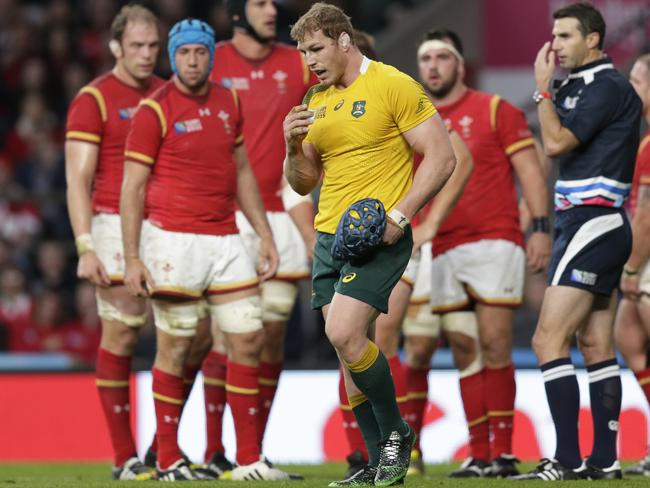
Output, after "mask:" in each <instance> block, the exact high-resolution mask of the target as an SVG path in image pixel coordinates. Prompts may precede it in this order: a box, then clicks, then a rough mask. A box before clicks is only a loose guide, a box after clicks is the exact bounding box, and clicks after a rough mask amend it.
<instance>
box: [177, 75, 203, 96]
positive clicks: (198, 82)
mask: <svg viewBox="0 0 650 488" xmlns="http://www.w3.org/2000/svg"><path fill="white" fill-rule="evenodd" d="M177 76H178V79H179V80H181V83H183V85H185V86H186V87H187V88H189V90H190V91H197V90H199V89H200V88H201V87H202V86H203V85H205V83H206V82H207V81H208V78H209V77H210V72H209V71H208V72H206V73H205V75H203V76H202V77H201V78H197V79H196V81H193V82H189V81H187V80H186V79H185V78H184V77H183V76H182V75H181V74H180V73H178V75H177Z"/></svg>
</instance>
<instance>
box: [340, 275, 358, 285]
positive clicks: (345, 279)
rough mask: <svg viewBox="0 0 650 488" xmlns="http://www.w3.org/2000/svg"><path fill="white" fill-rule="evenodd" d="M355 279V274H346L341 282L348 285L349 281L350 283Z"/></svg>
mask: <svg viewBox="0 0 650 488" xmlns="http://www.w3.org/2000/svg"><path fill="white" fill-rule="evenodd" d="M356 277H357V274H356V273H350V274H346V275H345V276H344V277H343V279H341V281H342V282H343V283H350V281H352V280H353V279H355V278H356Z"/></svg>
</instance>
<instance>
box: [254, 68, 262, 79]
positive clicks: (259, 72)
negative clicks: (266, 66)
mask: <svg viewBox="0 0 650 488" xmlns="http://www.w3.org/2000/svg"><path fill="white" fill-rule="evenodd" d="M263 79H264V71H263V70H261V69H254V70H251V80H263Z"/></svg>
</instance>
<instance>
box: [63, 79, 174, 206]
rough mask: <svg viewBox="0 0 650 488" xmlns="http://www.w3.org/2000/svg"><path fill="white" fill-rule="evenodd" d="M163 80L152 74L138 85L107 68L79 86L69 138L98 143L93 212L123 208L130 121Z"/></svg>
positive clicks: (69, 119)
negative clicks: (121, 195)
mask: <svg viewBox="0 0 650 488" xmlns="http://www.w3.org/2000/svg"><path fill="white" fill-rule="evenodd" d="M163 83H164V80H162V79H161V78H158V77H157V76H152V77H151V81H150V83H149V86H148V87H147V88H146V89H138V88H134V87H132V86H129V85H127V84H126V83H124V82H122V81H120V79H119V78H117V76H115V75H114V74H113V72H108V73H106V74H104V75H102V76H99V77H98V78H95V79H94V80H93V81H92V82H90V83H89V84H88V85H86V86H84V87H83V88H82V89H81V90H79V93H78V94H77V96H76V97H75V99H74V100H73V101H72V103H71V104H70V108H69V109H68V117H67V121H66V139H67V140H73V141H83V142H90V143H92V144H98V145H99V156H98V160H97V168H96V170H95V178H94V181H93V193H92V207H93V212H95V213H100V212H101V213H111V214H116V213H119V212H120V188H121V187H122V175H123V172H124V143H125V142H126V134H127V133H128V131H129V124H130V122H131V118H132V117H133V114H134V113H135V110H136V108H137V107H138V103H139V102H140V100H142V99H143V98H144V97H146V96H147V95H149V94H150V93H152V92H153V91H155V90H156V89H158V88H159V87H160V86H161V85H162V84H163Z"/></svg>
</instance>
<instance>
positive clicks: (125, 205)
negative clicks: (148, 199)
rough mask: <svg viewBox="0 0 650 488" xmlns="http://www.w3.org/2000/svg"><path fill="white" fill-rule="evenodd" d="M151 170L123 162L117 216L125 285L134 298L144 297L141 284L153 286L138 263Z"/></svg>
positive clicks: (149, 276)
mask: <svg viewBox="0 0 650 488" xmlns="http://www.w3.org/2000/svg"><path fill="white" fill-rule="evenodd" d="M150 174H151V168H150V167H149V166H145V165H144V164H140V163H136V162H133V161H128V160H127V161H126V162H125V163H124V180H123V181H122V193H121V195H120V217H121V220H122V241H123V245H124V261H125V265H126V272H125V276H124V283H125V284H126V286H127V287H128V288H129V291H130V292H131V293H132V294H134V295H136V296H146V295H147V294H148V293H147V290H146V289H145V288H144V286H143V284H144V282H145V281H146V282H147V283H148V284H149V286H150V287H153V280H152V278H151V275H150V274H149V271H148V270H147V269H146V267H145V266H144V264H143V263H142V261H141V260H140V231H141V229H142V219H143V215H144V197H145V190H146V188H147V181H148V180H149V175H150Z"/></svg>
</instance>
